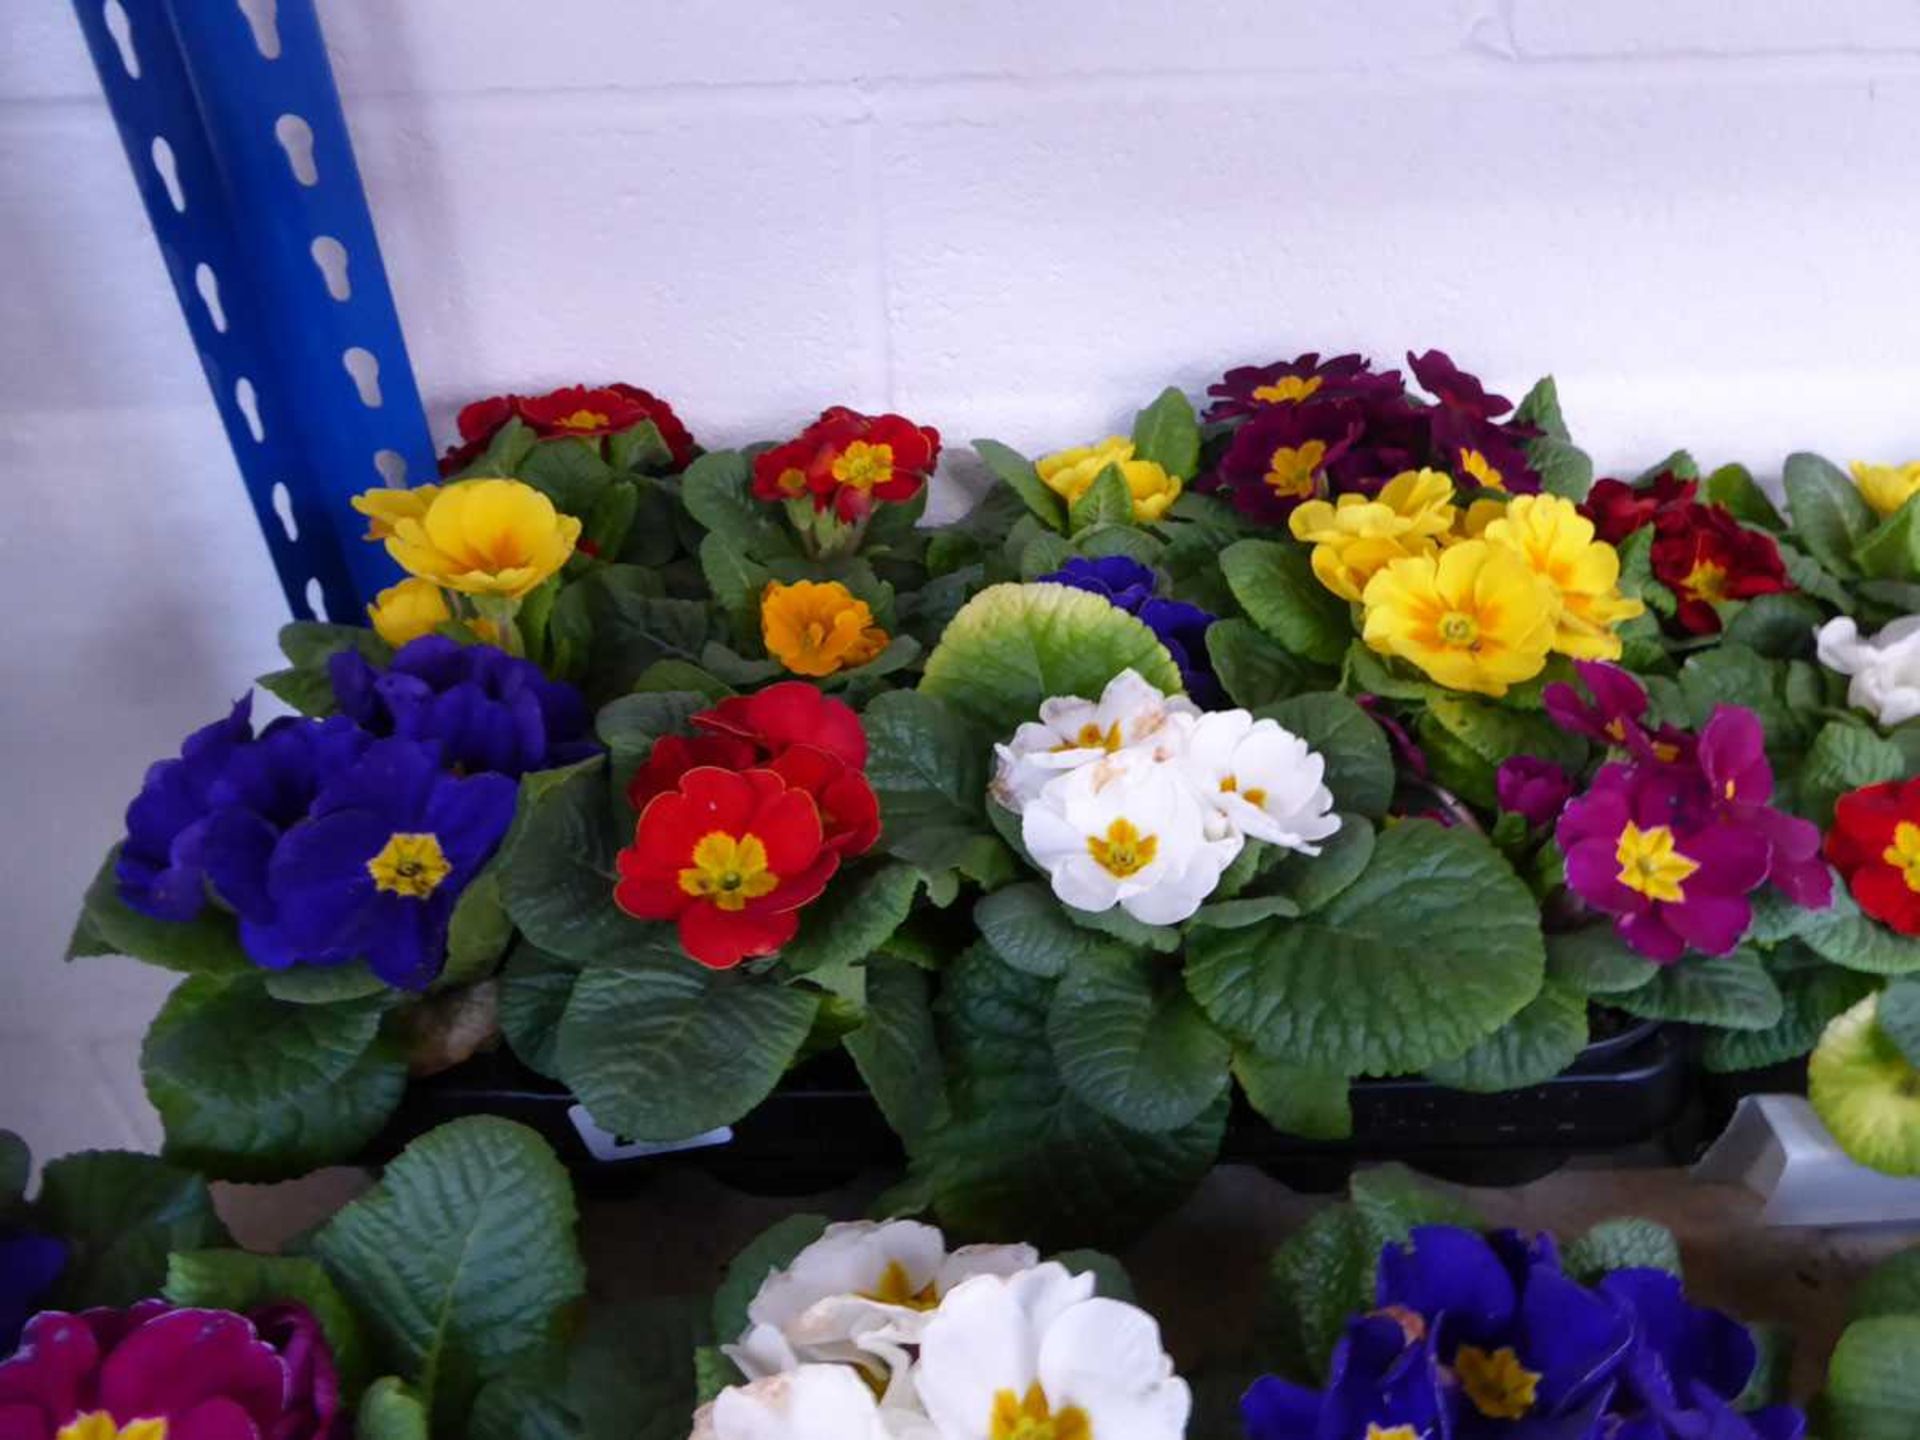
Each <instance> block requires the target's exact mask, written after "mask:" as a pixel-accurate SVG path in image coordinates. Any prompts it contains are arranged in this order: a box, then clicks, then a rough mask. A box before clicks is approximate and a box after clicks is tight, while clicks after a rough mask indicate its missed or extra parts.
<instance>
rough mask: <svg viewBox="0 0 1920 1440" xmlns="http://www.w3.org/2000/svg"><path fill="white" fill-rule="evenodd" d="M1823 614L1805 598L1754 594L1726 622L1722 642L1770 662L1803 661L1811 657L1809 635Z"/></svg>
mask: <svg viewBox="0 0 1920 1440" xmlns="http://www.w3.org/2000/svg"><path fill="white" fill-rule="evenodd" d="M1825 619H1826V611H1824V610H1823V609H1821V608H1820V606H1819V605H1818V604H1816V603H1815V602H1814V601H1812V600H1810V599H1808V598H1807V597H1806V596H1805V595H1799V594H1793V593H1787V594H1780V595H1758V596H1755V597H1754V598H1753V599H1751V600H1747V601H1744V602H1742V603H1741V604H1740V606H1739V607H1738V610H1737V613H1735V614H1734V616H1733V617H1732V618H1731V619H1729V620H1728V621H1727V624H1726V630H1725V632H1724V633H1725V635H1726V639H1727V640H1728V641H1729V642H1730V643H1732V644H1735V645H1745V646H1747V647H1748V648H1750V649H1752V650H1755V651H1757V652H1759V653H1760V654H1761V655H1764V656H1766V657H1767V658H1768V659H1770V660H1795V659H1800V660H1805V659H1810V658H1811V657H1812V655H1813V632H1814V630H1815V629H1816V628H1817V627H1818V626H1819V625H1820V623H1821V622H1822V621H1823V620H1825Z"/></svg>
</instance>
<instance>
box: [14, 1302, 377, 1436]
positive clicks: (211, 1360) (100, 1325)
mask: <svg viewBox="0 0 1920 1440" xmlns="http://www.w3.org/2000/svg"><path fill="white" fill-rule="evenodd" d="M350 1428H351V1417H350V1416H348V1415H347V1413H346V1412H345V1411H344V1410H343V1409H342V1408H341V1399H340V1384H339V1379H338V1376H337V1374H336V1372H335V1370H334V1363H333V1352H332V1351H331V1350H330V1349H329V1348H328V1346H327V1341H326V1337H325V1336H324V1335H323V1334H322V1333H321V1331H320V1326H319V1324H318V1322H316V1321H315V1319H314V1317H313V1315H312V1313H311V1312H309V1311H308V1310H307V1309H306V1307H305V1306H302V1305H296V1304H292V1303H281V1304H274V1305H269V1306H265V1307H263V1308H261V1309H258V1310H254V1311H251V1312H249V1313H248V1314H245V1315H237V1314H235V1313H233V1312H232V1311H228V1310H194V1309H179V1308H176V1307H174V1306H172V1305H169V1304H167V1303H166V1302H164V1301H161V1300H143V1301H141V1302H140V1303H139V1304H137V1305H135V1306H133V1307H132V1308H130V1309H126V1310H104V1309H103V1310H88V1311H85V1312H83V1313H81V1314H78V1315H70V1314H66V1313H64V1312H62V1311H57V1310H48V1311H43V1312H42V1313H41V1314H39V1315H36V1316H34V1317H33V1319H32V1320H30V1321H29V1322H28V1323H27V1327H26V1330H25V1332H24V1334H23V1335H22V1338H21V1344H20V1348H19V1350H18V1351H17V1352H16V1353H14V1355H13V1357H12V1358H11V1359H8V1360H3V1361H0V1434H4V1435H5V1436H6V1437H7V1440H115V1437H119V1440H169V1437H171V1440H244V1437H258V1436H270V1437H272V1440H343V1437H345V1436H346V1435H347V1434H348V1433H349V1430H350Z"/></svg>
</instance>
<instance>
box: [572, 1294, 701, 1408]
mask: <svg viewBox="0 0 1920 1440" xmlns="http://www.w3.org/2000/svg"><path fill="white" fill-rule="evenodd" d="M707 1309H708V1307H707V1305H706V1303H705V1301H704V1300H703V1299H694V1298H692V1297H677V1296H676V1297H674V1298H671V1299H668V1298H658V1299H646V1300H638V1301H627V1302H624V1303H622V1304H618V1305H607V1306H601V1307H596V1308H595V1309H593V1310H591V1311H589V1312H588V1315H587V1324H586V1328H585V1330H584V1332H583V1333H582V1334H581V1336H580V1338H579V1339H578V1340H576V1341H575V1342H574V1344H573V1345H572V1346H571V1347H570V1349H569V1351H568V1354H567V1399H568V1402H569V1404H571V1406H572V1407H573V1409H574V1410H575V1411H576V1412H577V1413H578V1414H579V1416H580V1418H581V1420H582V1421H583V1422H584V1423H585V1425H586V1440H686V1434H687V1427H688V1424H689V1423H690V1421H691V1417H692V1415H693V1410H694V1405H695V1402H696V1396H695V1391H694V1354H695V1351H696V1349H697V1348H698V1347H700V1346H703V1345H705V1344H706V1343H707V1342H708V1341H709V1340H710V1339H711V1338H712V1334H711V1332H710V1331H709V1329H708V1316H707Z"/></svg>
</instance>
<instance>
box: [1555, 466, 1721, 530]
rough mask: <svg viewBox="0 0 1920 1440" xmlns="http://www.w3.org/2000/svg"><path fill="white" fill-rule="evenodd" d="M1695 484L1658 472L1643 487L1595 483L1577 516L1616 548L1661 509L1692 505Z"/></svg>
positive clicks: (1607, 482)
mask: <svg viewBox="0 0 1920 1440" xmlns="http://www.w3.org/2000/svg"><path fill="white" fill-rule="evenodd" d="M1698 489H1699V485H1698V484H1697V483H1696V482H1695V481H1692V480H1682V479H1681V478H1680V477H1679V476H1678V475H1675V474H1674V473H1673V472H1672V471H1671V470H1662V471H1661V472H1660V473H1659V474H1658V475H1656V476H1655V477H1654V478H1653V483H1652V484H1650V485H1646V486H1636V485H1630V484H1628V483H1627V482H1626V481H1624V480H1596V481H1594V482H1593V488H1592V489H1591V490H1589V491H1588V492H1587V498H1586V499H1585V500H1584V501H1582V502H1581V505H1580V513H1581V514H1583V515H1585V516H1586V517H1587V519H1589V520H1591V521H1592V522H1593V529H1594V533H1595V534H1596V535H1597V536H1598V537H1599V538H1600V539H1602V540H1604V541H1606V542H1607V544H1609V545H1618V544H1619V543H1620V542H1621V541H1622V540H1624V539H1626V538H1627V536H1629V535H1631V534H1632V533H1633V532H1634V531H1636V530H1638V529H1640V528H1641V527H1642V526H1645V525H1651V524H1652V523H1653V522H1654V519H1655V517H1656V516H1657V515H1659V513H1660V512H1661V511H1662V510H1665V509H1667V508H1668V507H1670V506H1684V505H1690V504H1692V503H1693V497H1694V494H1695V492H1696V491H1697V490H1698Z"/></svg>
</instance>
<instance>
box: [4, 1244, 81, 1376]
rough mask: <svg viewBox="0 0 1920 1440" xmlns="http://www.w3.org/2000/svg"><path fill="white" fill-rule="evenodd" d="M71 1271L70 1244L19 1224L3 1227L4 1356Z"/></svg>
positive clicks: (8, 1353)
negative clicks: (67, 1272) (62, 1273)
mask: <svg viewBox="0 0 1920 1440" xmlns="http://www.w3.org/2000/svg"><path fill="white" fill-rule="evenodd" d="M66 1268H67V1245H66V1242H65V1241H64V1240H57V1239H55V1238H54V1237H53V1236H51V1235H36V1234H34V1233H33V1232H32V1231H31V1230H25V1229H22V1228H21V1227H20V1226H18V1225H0V1356H3V1355H11V1354H12V1353H13V1349H14V1346H16V1345H18V1344H19V1343H20V1329H21V1327H22V1326H23V1325H25V1324H26V1323H27V1318H28V1317H29V1316H31V1315H32V1314H33V1313H34V1312H35V1311H37V1310H38V1309H39V1308H40V1306H41V1303H42V1302H43V1301H44V1300H45V1299H46V1298H47V1292H48V1291H49V1290H51V1289H53V1282H54V1281H56V1280H58V1279H59V1278H60V1272H61V1271H63V1270H65V1269H66Z"/></svg>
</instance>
